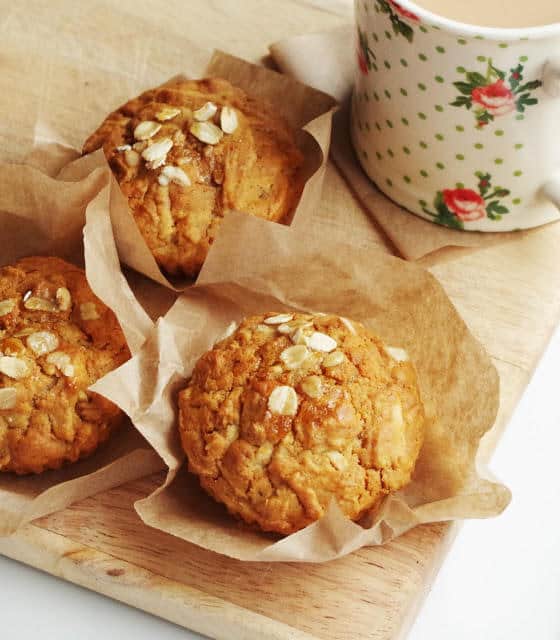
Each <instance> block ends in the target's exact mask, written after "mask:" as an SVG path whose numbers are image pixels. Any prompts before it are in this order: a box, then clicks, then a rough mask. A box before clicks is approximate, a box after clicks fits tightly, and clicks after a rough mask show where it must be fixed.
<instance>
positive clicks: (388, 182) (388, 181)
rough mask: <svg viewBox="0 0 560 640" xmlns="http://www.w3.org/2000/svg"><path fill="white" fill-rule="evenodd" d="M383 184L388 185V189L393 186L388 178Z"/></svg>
mask: <svg viewBox="0 0 560 640" xmlns="http://www.w3.org/2000/svg"><path fill="white" fill-rule="evenodd" d="M385 182H386V183H387V185H388V186H389V187H392V186H393V181H392V180H391V179H390V178H387V180H385Z"/></svg>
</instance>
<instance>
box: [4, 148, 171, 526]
mask: <svg viewBox="0 0 560 640" xmlns="http://www.w3.org/2000/svg"><path fill="white" fill-rule="evenodd" d="M59 151H60V153H54V154H53V153H52V149H50V150H48V151H47V153H46V154H43V152H42V151H40V150H37V152H36V153H35V154H34V156H33V158H30V163H29V164H27V165H16V164H0V246H1V254H0V264H1V265H5V264H10V263H12V262H14V261H16V260H17V259H19V258H22V257H24V256H28V255H57V256H59V257H61V258H65V259H66V260H69V261H71V262H74V263H76V264H78V265H81V266H83V265H84V262H85V267H86V275H87V277H88V281H89V283H90V285H91V287H92V289H93V290H94V292H95V294H96V295H97V296H98V297H99V298H101V299H102V300H103V301H104V302H105V303H106V304H107V305H108V306H109V307H111V308H112V309H113V311H114V312H115V313H116V315H117V317H118V318H119V321H120V323H121V326H122V328H123V331H124V333H125V335H126V339H127V342H128V345H129V347H130V350H131V351H132V353H136V352H138V350H139V349H140V348H141V346H142V344H143V343H144V340H145V338H146V335H148V334H149V332H150V330H151V329H152V327H153V325H152V322H151V320H150V319H149V318H148V316H147V315H146V313H145V311H144V310H143V309H142V307H141V306H140V305H139V303H138V302H137V301H136V299H135V298H134V296H133V294H132V292H131V290H130V288H129V287H128V284H127V282H126V280H125V279H124V277H123V275H122V273H121V271H120V265H119V261H118V256H117V252H116V249H115V243H114V239H113V234H112V231H111V222H110V217H109V201H110V197H111V186H112V180H113V178H112V176H111V175H110V172H109V171H108V169H107V168H103V167H101V166H97V165H98V164H99V160H100V158H99V157H97V158H94V157H91V158H84V159H82V160H78V161H76V162H75V163H73V164H72V165H69V166H68V167H67V170H66V175H65V177H64V178H63V179H55V178H54V177H52V174H54V173H56V172H57V171H58V168H59V166H60V164H63V165H66V164H67V162H68V160H69V159H70V158H71V154H70V155H69V153H68V151H67V150H64V149H62V148H59ZM100 155H101V154H100ZM38 167H41V169H39V168H38ZM86 218H87V224H85V223H86ZM84 224H85V227H84ZM82 235H83V239H82ZM161 468H162V462H161V459H160V458H159V456H157V454H156V453H155V452H154V451H153V450H152V449H151V448H150V447H149V446H148V445H147V443H146V441H145V440H144V439H143V438H142V436H141V435H140V434H139V433H138V431H136V430H135V429H134V428H133V427H132V426H131V425H130V423H129V422H128V421H127V423H126V424H125V425H123V427H122V428H121V429H120V430H119V431H118V432H116V433H115V434H114V435H113V436H112V437H111V439H110V440H109V441H108V442H107V443H106V444H105V445H104V446H102V447H100V449H99V450H98V451H97V452H96V453H95V454H94V455H93V456H91V457H90V458H89V459H87V460H84V461H81V462H78V463H76V464H73V465H69V466H68V467H65V468H64V469H61V470H59V471H48V472H45V473H43V474H40V475H38V476H27V477H17V476H15V475H13V474H7V473H3V474H0V536H2V535H10V534H11V533H13V532H14V531H15V530H16V529H17V528H18V527H20V526H22V525H24V524H26V523H27V522H29V521H31V520H33V519H35V518H38V517H40V516H43V515H46V514H48V513H52V512H53V511H57V510H59V509H62V508H64V507H66V506H68V505H69V504H71V503H72V502H75V501H76V500H80V499H82V498H85V497H87V496H90V495H93V494H95V493H98V492H100V491H104V490H106V489H109V488H111V487H114V486H117V485H119V484H122V483H125V482H128V481H129V480H134V479H136V478H139V477H142V476H144V475H148V474H150V473H153V472H155V471H157V470H159V469H161Z"/></svg>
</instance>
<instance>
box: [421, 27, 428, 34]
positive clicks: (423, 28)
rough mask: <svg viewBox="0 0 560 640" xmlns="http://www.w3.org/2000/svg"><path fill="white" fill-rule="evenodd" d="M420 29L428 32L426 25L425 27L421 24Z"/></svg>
mask: <svg viewBox="0 0 560 640" xmlns="http://www.w3.org/2000/svg"><path fill="white" fill-rule="evenodd" d="M420 31H421V32H422V33H428V30H427V29H426V27H425V26H424V25H421V26H420Z"/></svg>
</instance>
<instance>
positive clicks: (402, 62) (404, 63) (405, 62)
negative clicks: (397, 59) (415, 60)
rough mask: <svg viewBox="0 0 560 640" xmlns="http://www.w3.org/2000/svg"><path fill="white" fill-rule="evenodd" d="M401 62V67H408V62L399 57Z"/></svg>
mask: <svg viewBox="0 0 560 640" xmlns="http://www.w3.org/2000/svg"><path fill="white" fill-rule="evenodd" d="M401 64H402V66H403V67H408V62H407V61H406V60H405V59H404V58H401Z"/></svg>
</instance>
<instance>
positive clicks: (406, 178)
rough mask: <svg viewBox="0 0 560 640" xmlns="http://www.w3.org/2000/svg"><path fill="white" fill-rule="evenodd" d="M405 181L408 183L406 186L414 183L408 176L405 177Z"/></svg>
mask: <svg viewBox="0 0 560 640" xmlns="http://www.w3.org/2000/svg"><path fill="white" fill-rule="evenodd" d="M403 180H404V181H405V182H406V184H410V183H411V182H412V180H411V179H410V178H409V177H408V176H403Z"/></svg>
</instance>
